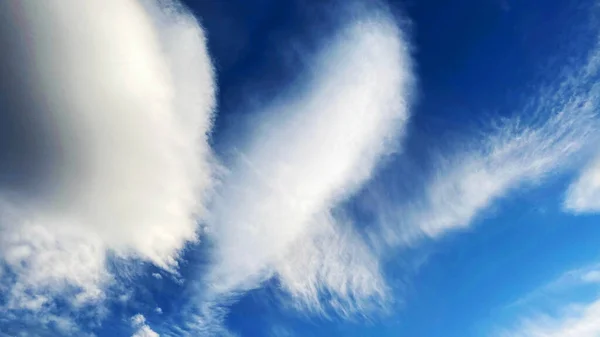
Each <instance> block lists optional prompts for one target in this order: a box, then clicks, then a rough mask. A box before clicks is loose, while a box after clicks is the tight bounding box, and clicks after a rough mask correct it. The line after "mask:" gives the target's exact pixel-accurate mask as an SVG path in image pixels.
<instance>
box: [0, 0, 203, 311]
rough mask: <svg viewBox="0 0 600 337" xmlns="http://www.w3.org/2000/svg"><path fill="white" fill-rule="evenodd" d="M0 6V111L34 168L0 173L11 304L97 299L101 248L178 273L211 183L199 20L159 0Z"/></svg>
mask: <svg viewBox="0 0 600 337" xmlns="http://www.w3.org/2000/svg"><path fill="white" fill-rule="evenodd" d="M0 11H1V12H2V14H1V15H2V20H1V21H2V23H1V25H2V27H1V28H2V32H3V36H2V38H3V39H4V40H5V41H7V42H8V43H10V44H9V45H10V46H11V48H8V49H7V52H10V53H9V56H4V57H6V59H7V62H9V64H11V65H12V66H13V68H12V70H11V71H7V72H3V78H2V82H3V83H8V84H11V83H15V84H16V85H19V86H21V89H22V93H21V94H20V96H17V97H10V98H6V97H3V100H2V104H4V105H5V106H4V107H3V111H4V112H3V115H2V118H3V119H4V120H6V121H8V122H10V123H13V124H14V126H15V127H18V128H19V130H22V132H23V134H16V135H15V139H14V140H15V142H14V143H11V145H10V146H12V147H14V148H13V149H12V150H14V152H19V151H20V150H21V149H27V150H28V151H29V150H30V151H29V153H30V154H31V155H30V156H31V158H25V159H23V161H24V162H29V163H30V164H31V163H37V164H39V165H41V166H42V167H41V168H40V170H39V172H38V171H31V172H28V174H27V175H25V176H19V177H18V180H15V179H8V178H6V179H3V180H2V181H1V182H0V183H1V185H0V214H1V215H0V216H1V218H0V238H1V239H0V247H2V248H1V249H0V254H1V255H0V257H1V258H2V261H3V264H4V266H5V270H6V273H5V274H3V275H2V280H3V282H5V281H6V283H9V284H11V290H10V294H11V296H10V298H9V300H8V303H7V306H8V307H9V308H13V309H15V310H17V309H26V310H42V309H44V310H45V309H51V307H52V304H51V299H52V297H53V296H58V295H59V294H62V295H69V294H70V295H73V297H70V298H74V301H73V303H72V305H74V306H80V305H83V304H85V303H90V302H93V301H97V300H100V299H102V298H103V296H104V295H103V289H104V287H105V286H107V284H109V283H110V280H111V277H110V275H109V273H108V271H107V269H106V264H107V256H108V255H107V254H114V255H116V256H119V257H126V258H128V257H134V258H138V259H142V260H146V261H149V262H151V263H153V264H155V265H157V266H159V267H161V268H164V269H167V270H174V267H175V266H176V264H177V258H178V254H179V250H180V249H181V248H182V247H183V246H184V245H185V244H186V243H187V242H190V241H194V240H196V230H197V220H198V218H199V217H202V215H203V213H204V209H203V207H204V204H203V203H204V201H205V194H206V190H207V189H208V188H209V186H210V180H211V169H210V165H209V161H210V156H211V154H210V148H209V146H208V143H207V138H208V132H209V131H210V127H211V123H212V110H213V106H214V86H213V74H212V66H211V63H210V60H209V58H208V55H207V52H206V47H205V38H204V34H203V31H202V29H201V28H200V26H199V24H198V22H197V21H196V19H195V18H194V17H193V16H191V15H190V14H188V13H186V12H185V10H184V9H183V8H181V7H179V6H178V5H176V4H174V3H170V2H164V1H161V2H156V1H135V0H103V1H63V0H49V1H27V0H25V1H18V2H17V1H7V2H3V3H2V4H0ZM14 69H16V70H14ZM5 98H6V99H5ZM32 101H33V103H32ZM15 116H22V118H21V117H18V118H17V117H15ZM36 123H38V124H36ZM38 131H40V132H38ZM40 158H41V159H40ZM3 169H4V170H3V172H1V175H2V176H3V178H5V177H7V176H10V174H12V171H10V169H11V168H3Z"/></svg>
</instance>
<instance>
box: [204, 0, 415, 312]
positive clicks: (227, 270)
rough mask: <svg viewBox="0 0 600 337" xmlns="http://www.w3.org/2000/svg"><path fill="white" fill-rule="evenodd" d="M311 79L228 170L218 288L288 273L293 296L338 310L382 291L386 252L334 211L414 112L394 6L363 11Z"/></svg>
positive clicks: (216, 212)
mask: <svg viewBox="0 0 600 337" xmlns="http://www.w3.org/2000/svg"><path fill="white" fill-rule="evenodd" d="M315 64H316V65H315V66H314V67H313V68H312V72H311V74H310V78H309V80H308V86H307V87H306V89H303V90H302V91H301V92H298V91H297V90H296V91H294V92H293V95H294V96H293V97H291V98H289V99H287V100H284V102H283V103H279V104H276V105H275V106H271V107H270V108H268V109H267V112H265V113H264V114H263V115H262V117H261V118H262V125H265V126H266V127H265V128H264V129H262V130H260V132H257V133H256V134H253V135H252V136H251V137H250V139H251V141H250V143H249V145H248V146H242V150H241V154H240V155H239V157H238V158H237V160H236V161H235V163H234V164H233V166H232V167H231V169H230V172H228V174H227V175H226V176H225V177H224V182H223V185H222V186H221V189H220V190H219V191H218V194H219V195H218V196H217V197H216V201H215V204H214V205H213V206H214V207H212V209H211V217H210V221H209V224H210V232H211V234H212V237H213V238H214V240H215V247H216V248H215V252H214V264H213V266H212V270H211V271H210V273H209V275H208V277H207V282H208V283H209V284H211V286H212V290H211V291H212V293H213V294H217V295H215V296H222V295H224V294H230V293H235V292H238V291H244V290H247V289H251V288H253V287H256V286H258V285H260V283H261V282H262V281H264V280H266V279H268V278H270V277H273V276H275V277H277V278H278V280H279V282H280V283H281V284H282V288H283V289H284V290H286V291H287V292H288V293H289V294H290V295H291V296H292V298H293V299H294V302H297V303H301V305H302V306H304V307H306V308H309V309H311V310H317V311H321V312H322V311H323V308H322V307H321V301H320V298H322V297H323V295H326V296H330V297H331V300H330V301H328V302H329V303H330V304H332V306H333V307H334V308H333V309H335V310H337V311H338V312H339V313H347V312H349V311H354V310H361V309H364V306H363V305H362V304H361V303H362V302H363V301H367V300H368V299H369V298H370V297H377V298H379V299H381V297H382V296H381V295H382V294H383V292H384V291H385V284H384V282H383V280H382V278H381V275H380V273H379V265H378V260H377V258H376V257H374V256H372V253H371V251H370V249H369V248H368V247H367V246H366V244H364V242H362V239H361V238H360V237H359V236H358V235H357V234H356V233H354V231H353V229H352V226H351V224H350V223H344V222H342V221H340V219H339V217H337V216H334V215H333V213H332V210H333V209H334V208H335V206H336V205H337V204H338V203H340V202H342V201H344V200H345V199H346V198H348V197H349V196H351V195H352V194H353V193H354V192H355V191H356V190H357V189H359V188H360V187H361V186H362V184H363V183H364V182H365V181H367V180H368V179H369V178H370V176H371V175H372V173H373V171H374V169H375V168H376V166H377V164H378V162H379V160H380V158H381V157H382V156H384V155H386V154H387V153H389V152H391V151H393V150H394V149H395V146H396V143H397V141H398V139H399V137H401V136H402V134H403V129H404V125H405V123H406V121H407V119H408V111H407V105H408V102H407V101H408V99H409V94H410V87H411V82H412V74H411V62H410V58H409V55H408V53H407V45H406V42H405V41H404V39H403V37H402V34H401V32H400V31H399V29H398V28H397V27H396V26H395V23H394V22H393V20H392V19H391V18H388V17H387V13H385V12H384V11H383V10H382V11H379V10H377V13H368V14H367V13H364V14H361V16H359V17H358V18H355V19H354V21H353V22H351V23H349V24H348V25H347V27H345V28H343V29H342V30H341V32H340V33H338V35H337V36H336V37H335V42H334V43H333V45H331V46H328V47H326V48H325V49H324V50H323V51H322V52H321V53H320V55H319V56H317V57H316V60H315Z"/></svg>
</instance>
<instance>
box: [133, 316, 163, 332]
mask: <svg viewBox="0 0 600 337" xmlns="http://www.w3.org/2000/svg"><path fill="white" fill-rule="evenodd" d="M131 325H132V327H134V328H136V329H137V330H136V331H135V333H134V334H133V335H131V337H159V336H160V335H159V334H158V333H156V332H155V331H154V330H152V329H151V328H150V327H149V326H148V325H147V324H146V317H144V316H143V315H142V314H137V315H135V316H133V317H131Z"/></svg>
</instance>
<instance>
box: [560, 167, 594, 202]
mask: <svg viewBox="0 0 600 337" xmlns="http://www.w3.org/2000/svg"><path fill="white" fill-rule="evenodd" d="M565 207H566V208H567V209H568V210H570V211H574V212H577V213H597V212H600V160H596V161H595V162H593V163H592V164H590V165H589V166H588V167H587V168H586V169H585V170H584V171H583V172H582V174H581V175H580V176H579V178H578V179H577V180H576V181H575V182H574V183H573V184H572V185H571V186H570V188H569V191H568V192H567V197H566V200H565Z"/></svg>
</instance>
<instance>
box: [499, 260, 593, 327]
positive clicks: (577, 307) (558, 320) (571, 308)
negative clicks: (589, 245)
mask: <svg viewBox="0 0 600 337" xmlns="http://www.w3.org/2000/svg"><path fill="white" fill-rule="evenodd" d="M599 275H600V269H599V266H598V265H597V264H595V265H591V266H586V267H584V268H581V269H576V270H571V271H569V272H566V273H564V274H563V275H561V276H560V277H559V278H558V279H556V280H554V281H553V282H551V283H549V284H547V285H545V286H543V287H542V288H540V289H537V290H535V291H534V292H533V293H531V294H528V295H527V296H525V297H524V298H522V299H520V300H519V301H517V303H515V304H513V305H518V306H519V307H522V306H525V305H530V304H531V303H532V302H534V301H536V300H540V299H543V298H546V297H547V298H549V299H553V301H552V302H551V303H552V305H553V306H556V302H558V303H559V304H558V306H559V307H558V308H555V307H550V310H548V311H549V313H544V314H537V315H532V316H530V317H525V318H522V319H521V321H520V322H519V324H518V325H517V326H516V327H515V328H513V329H504V330H501V331H499V332H498V333H497V334H496V335H497V336H499V337H508V336H511V337H512V336H515V337H555V336H556V337H558V336H561V337H562V336H566V337H593V336H598V335H599V334H600V320H599V319H598V317H599V316H598V315H599V314H600V299H598V298H595V299H592V300H591V301H590V302H574V301H572V300H571V301H569V300H567V301H566V302H565V301H564V300H561V299H562V298H564V296H561V295H565V293H566V294H568V293H570V292H573V291H574V290H577V289H578V288H581V287H588V286H595V287H596V289H597V286H598V285H600V277H599Z"/></svg>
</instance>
